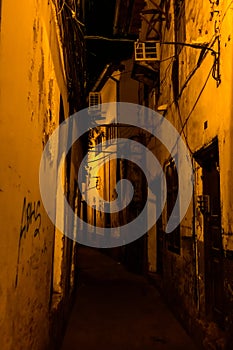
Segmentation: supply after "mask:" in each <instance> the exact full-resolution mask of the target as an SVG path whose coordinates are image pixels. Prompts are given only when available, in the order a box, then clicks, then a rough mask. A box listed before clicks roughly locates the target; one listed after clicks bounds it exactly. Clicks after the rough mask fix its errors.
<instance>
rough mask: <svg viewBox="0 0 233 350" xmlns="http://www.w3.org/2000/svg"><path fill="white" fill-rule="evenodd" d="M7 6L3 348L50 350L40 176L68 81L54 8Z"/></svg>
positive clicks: (0, 170)
mask: <svg viewBox="0 0 233 350" xmlns="http://www.w3.org/2000/svg"><path fill="white" fill-rule="evenodd" d="M1 3H2V14H1V34H0V89H1V91H0V135H1V136H0V138H1V147H0V159H1V167H0V212H1V214H0V222H1V240H0V252H1V253H0V266H1V269H0V298H1V302H0V348H1V349H4V350H8V349H19V350H20V349H38V350H39V349H41V350H42V349H43V350H44V349H47V348H48V344H49V313H50V308H49V307H50V306H49V302H50V299H51V298H50V296H51V285H52V283H51V281H52V260H53V241H54V226H53V225H52V223H51V222H50V220H49V218H48V216H47V214H46V212H45V210H44V208H43V203H42V201H41V197H40V191H39V181H38V170H39V163H40V158H41V154H42V151H43V148H44V145H45V143H46V142H47V140H48V137H49V135H51V133H52V132H53V130H54V129H55V127H56V126H57V125H58V123H59V108H60V96H62V98H63V102H64V110H65V115H66V116H67V115H68V104H67V91H66V78H65V71H64V65H63V59H62V51H61V43H60V41H59V30H58V26H57V22H56V13H55V10H54V7H53V3H52V1H37V0H33V1H26V0H23V1H20V2H15V1H12V0H9V1H4V0H3V1H2V2H1ZM53 180H54V179H51V181H53Z"/></svg>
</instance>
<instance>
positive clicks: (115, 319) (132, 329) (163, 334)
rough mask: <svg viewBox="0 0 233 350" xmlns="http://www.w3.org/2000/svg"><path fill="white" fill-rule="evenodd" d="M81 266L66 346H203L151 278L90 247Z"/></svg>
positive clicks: (111, 349) (160, 349) (179, 349)
mask: <svg viewBox="0 0 233 350" xmlns="http://www.w3.org/2000/svg"><path fill="white" fill-rule="evenodd" d="M79 268H80V275H79V281H78V282H79V287H78V289H77V297H76V301H75V304H74V307H73V310H72V313H71V317H70V320H69V324H68V325H67V330H66V334H65V338H64V341H63V344H62V347H61V350H94V349H96V350H187V349H188V350H195V349H196V350H197V348H196V347H195V346H194V345H193V342H192V340H191V339H190V338H189V336H188V335H187V334H186V332H185V331H184V329H183V328H182V327H181V325H180V324H179V322H178V321H177V320H176V319H175V318H174V316H173V315H172V313H171V312H170V311H169V309H168V308H167V306H166V305H165V304H164V302H163V301H162V298H161V297H160V295H159V293H158V291H157V289H156V288H155V287H154V286H152V285H150V283H149V282H148V281H147V279H146V278H144V277H143V276H139V275H136V274H133V273H130V272H128V271H127V270H126V269H125V268H124V267H123V266H122V265H121V264H119V263H117V261H115V260H113V259H111V258H110V257H109V256H107V255H106V254H103V253H101V252H99V251H98V250H96V249H91V248H87V247H79Z"/></svg>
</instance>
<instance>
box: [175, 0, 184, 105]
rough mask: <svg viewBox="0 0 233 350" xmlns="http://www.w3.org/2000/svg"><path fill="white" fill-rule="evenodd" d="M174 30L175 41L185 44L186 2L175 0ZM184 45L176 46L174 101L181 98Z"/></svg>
mask: <svg viewBox="0 0 233 350" xmlns="http://www.w3.org/2000/svg"><path fill="white" fill-rule="evenodd" d="M174 29H175V41H176V42H181V43H184V42H185V41H186V27H185V1H184V0H175V2H174ZM182 47H183V46H182V45H175V57H176V59H175V60H174V62H173V67H172V82H173V94H174V99H175V100H177V99H178V97H179V74H180V71H179V54H180V52H181V50H182Z"/></svg>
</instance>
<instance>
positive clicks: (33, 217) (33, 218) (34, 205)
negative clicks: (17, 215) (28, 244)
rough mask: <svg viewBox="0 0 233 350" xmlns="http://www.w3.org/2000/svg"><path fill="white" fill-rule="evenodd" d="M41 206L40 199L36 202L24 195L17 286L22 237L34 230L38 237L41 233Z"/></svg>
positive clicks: (34, 234) (16, 282)
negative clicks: (29, 200)
mask: <svg viewBox="0 0 233 350" xmlns="http://www.w3.org/2000/svg"><path fill="white" fill-rule="evenodd" d="M40 206H41V202H40V200H38V201H34V202H27V198H26V197H24V200H23V206H22V213H21V222H20V231H19V244H18V258H17V268H16V278H15V288H16V287H17V284H18V273H19V263H20V251H21V243H22V238H26V236H27V233H28V232H33V236H34V237H37V236H39V234H40V228H41V213H40Z"/></svg>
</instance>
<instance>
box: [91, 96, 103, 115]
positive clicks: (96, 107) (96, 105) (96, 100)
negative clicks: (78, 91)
mask: <svg viewBox="0 0 233 350" xmlns="http://www.w3.org/2000/svg"><path fill="white" fill-rule="evenodd" d="M100 110H101V95H100V92H95V91H94V92H93V91H92V92H90V93H89V112H93V113H95V112H100Z"/></svg>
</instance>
